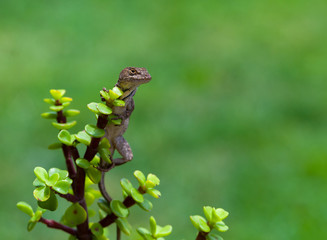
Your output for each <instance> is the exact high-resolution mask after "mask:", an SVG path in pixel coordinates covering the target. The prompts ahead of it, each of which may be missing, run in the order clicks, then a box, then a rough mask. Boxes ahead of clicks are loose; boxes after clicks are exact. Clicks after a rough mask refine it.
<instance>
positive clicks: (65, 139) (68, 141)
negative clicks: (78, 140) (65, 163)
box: [58, 130, 75, 146]
mask: <svg viewBox="0 0 327 240" xmlns="http://www.w3.org/2000/svg"><path fill="white" fill-rule="evenodd" d="M58 139H59V141H60V142H62V143H63V144H65V145H67V146H72V145H73V143H74V141H75V136H74V135H70V133H69V132H68V131H67V130H61V131H60V132H59V134H58Z"/></svg>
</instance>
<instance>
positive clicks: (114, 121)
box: [110, 119, 122, 125]
mask: <svg viewBox="0 0 327 240" xmlns="http://www.w3.org/2000/svg"><path fill="white" fill-rule="evenodd" d="M110 121H111V122H112V123H113V124H115V125H120V124H121V121H122V120H121V119H111V120H110Z"/></svg>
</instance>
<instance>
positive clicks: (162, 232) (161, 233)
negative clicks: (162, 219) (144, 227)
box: [154, 225, 173, 238]
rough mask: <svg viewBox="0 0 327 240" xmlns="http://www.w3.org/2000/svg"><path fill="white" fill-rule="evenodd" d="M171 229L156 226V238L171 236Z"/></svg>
mask: <svg viewBox="0 0 327 240" xmlns="http://www.w3.org/2000/svg"><path fill="white" fill-rule="evenodd" d="M172 231H173V227H172V226H171V225H166V226H164V227H160V226H157V231H156V233H155V235H154V236H155V237H156V238H160V237H166V236H168V235H170V234H171V232H172Z"/></svg>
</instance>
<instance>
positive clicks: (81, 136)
mask: <svg viewBox="0 0 327 240" xmlns="http://www.w3.org/2000/svg"><path fill="white" fill-rule="evenodd" d="M75 137H76V139H77V141H79V142H81V143H83V144H85V145H87V146H89V145H90V143H91V137H90V135H88V134H87V133H86V132H85V131H80V132H78V133H77V134H75Z"/></svg>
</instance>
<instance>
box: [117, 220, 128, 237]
mask: <svg viewBox="0 0 327 240" xmlns="http://www.w3.org/2000/svg"><path fill="white" fill-rule="evenodd" d="M115 222H116V224H117V226H118V227H119V229H120V230H121V231H122V232H123V233H125V234H126V235H128V236H129V235H130V234H131V230H132V226H131V225H130V224H129V223H128V222H127V220H126V219H125V218H117V219H116V220H115Z"/></svg>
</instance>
